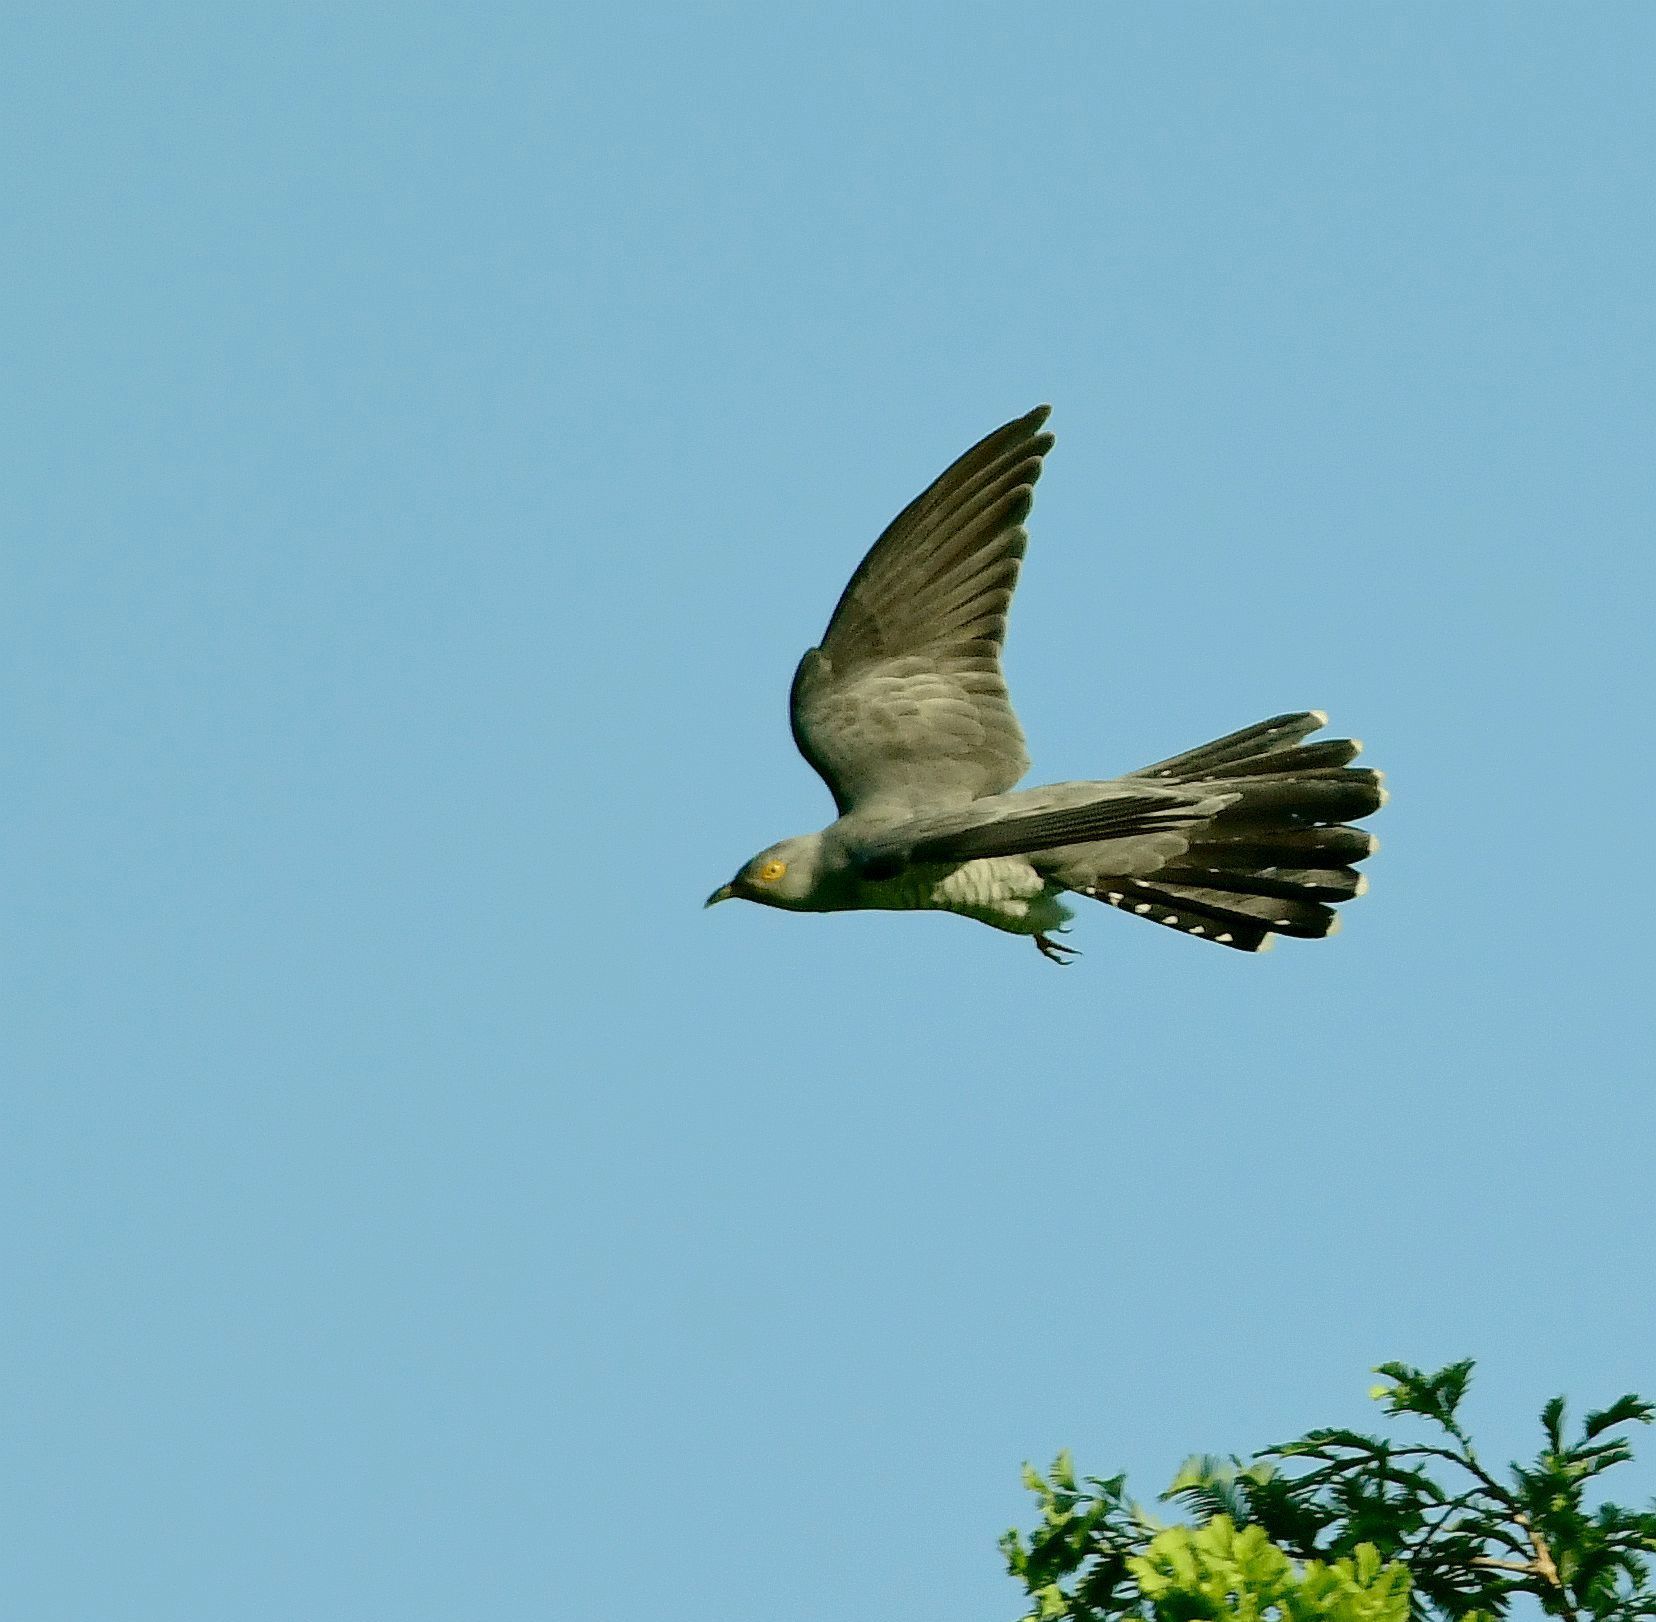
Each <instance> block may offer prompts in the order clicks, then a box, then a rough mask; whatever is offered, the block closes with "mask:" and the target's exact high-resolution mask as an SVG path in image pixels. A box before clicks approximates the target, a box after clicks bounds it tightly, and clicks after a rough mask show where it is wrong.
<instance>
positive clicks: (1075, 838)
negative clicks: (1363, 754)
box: [707, 406, 1386, 963]
mask: <svg viewBox="0 0 1656 1622" xmlns="http://www.w3.org/2000/svg"><path fill="white" fill-rule="evenodd" d="M1049 412H1050V407H1047V406H1040V407H1037V409H1035V410H1034V411H1031V412H1030V413H1029V414H1028V415H1027V416H1023V417H1019V418H1018V419H1017V420H1016V421H1014V422H1009V423H1007V424H1006V425H1005V426H1004V427H1002V428H997V429H996V430H995V432H994V433H992V434H990V435H989V436H988V437H987V438H986V439H983V440H980V441H979V442H978V443H977V444H976V445H974V446H973V447H972V448H971V449H970V450H969V451H967V452H966V454H965V455H964V456H962V457H961V458H960V459H959V461H957V462H955V463H954V465H953V466H952V467H950V468H949V469H948V470H947V471H946V472H945V473H943V474H942V475H941V477H939V478H938V479H937V480H936V481H935V482H934V483H933V484H932V485H931V487H930V488H929V489H927V490H926V491H925V492H924V493H923V494H921V495H920V496H918V497H916V498H915V500H913V501H911V502H910V503H909V505H908V506H907V507H905V508H904V509H903V510H902V512H900V513H899V514H898V515H897V517H896V518H895V519H894V520H893V521H892V523H891V524H890V526H889V527H888V528H887V529H886V531H885V533H884V534H883V535H881V536H880V538H879V540H877V541H876V542H875V543H874V546H873V548H872V549H871V550H870V552H869V554H868V556H867V557H865V558H864V559H863V560H862V563H861V564H860V565H859V566H858V568H857V572H856V573H855V574H854V575H852V577H851V582H850V584H849V585H847V586H846V588H845V591H844V593H843V594H842V595H841V597H840V600H839V604H838V606H837V607H836V608H835V610H834V614H833V618H832V619H830V620H829V622H828V629H827V631H826V632H824V633H823V637H822V642H821V645H820V646H818V647H815V648H812V649H810V651H809V652H807V653H806V655H805V657H804V658H803V659H801V660H800V662H799V668H798V670H797V671H796V672H795V674H794V680H793V691H792V695H791V699H790V711H791V716H792V723H793V735H794V742H795V743H796V744H797V745H798V746H799V752H800V753H801V754H802V755H803V756H804V757H805V759H806V760H807V761H808V762H809V763H810V764H811V766H812V767H813V768H815V770H816V771H817V772H818V773H819V774H820V775H821V777H822V779H823V781H824V782H825V783H826V784H827V785H828V789H829V792H830V793H831V794H832V795H833V796H834V804H835V806H836V807H837V808H838V811H839V817H838V819H837V820H836V821H834V822H832V823H830V824H829V825H828V826H827V827H826V828H824V829H822V830H821V832H819V833H810V834H801V835H799V836H798V837H797V838H793V839H784V840H782V841H781V842H780V843H778V844H775V845H771V846H769V847H768V848H767V849H765V850H762V851H760V852H759V854H758V855H757V856H755V857H754V858H753V859H752V860H751V861H750V862H748V863H747V864H746V865H745V866H743V868H742V869H741V871H740V872H738V873H737V875H736V876H735V878H733V879H732V880H731V881H730V882H729V883H728V884H723V885H720V886H719V888H718V889H717V890H715V891H714V892H713V894H712V895H711V896H709V897H708V898H707V905H708V906H712V905H713V904H714V903H715V902H719V901H727V900H729V899H731V898H732V897H739V898H740V899H742V900H744V901H758V902H761V903H763V904H764V905H766V906H770V907H783V908H786V909H788V910H789V911H792V912H845V911H850V910H855V909H863V908H878V909H884V910H891V911H909V910H932V911H943V912H954V913H959V914H960V915H961V916H963V917H966V918H975V919H976V920H977V921H978V922H979V923H984V924H988V925H990V926H991V927H992V928H994V929H1000V930H1005V931H1006V932H1007V933H1008V934H1011V935H1027V936H1029V937H1031V938H1032V939H1033V940H1034V942H1035V945H1036V947H1037V948H1038V949H1039V950H1040V951H1041V953H1042V954H1043V955H1044V956H1046V957H1047V958H1049V959H1051V960H1052V961H1053V962H1056V963H1063V962H1066V961H1068V959H1069V958H1070V957H1071V956H1073V955H1074V953H1075V948H1074V947H1071V946H1067V945H1065V944H1063V943H1062V942H1060V941H1057V940H1054V939H1053V936H1054V934H1057V933H1061V932H1063V930H1064V926H1065V924H1066V923H1067V922H1068V920H1069V919H1070V918H1071V917H1072V916H1073V912H1072V909H1071V908H1069V907H1068V906H1066V905H1065V903H1064V900H1063V898H1064V896H1065V895H1080V896H1090V897H1091V898H1092V899H1094V900H1096V901H1102V902H1104V903H1105V904H1107V905H1108V906H1111V907H1115V908H1117V909H1118V910H1120V911H1122V912H1126V913H1130V914H1133V915H1134V916H1137V917H1140V918H1147V919H1149V920H1150V921H1151V922H1152V923H1156V924H1161V925H1162V926H1164V927H1165V928H1168V929H1175V930H1178V931H1179V932H1180V933H1182V934H1185V935H1190V936H1193V937H1195V938H1196V939H1198V940H1206V941H1215V942H1217V943H1218V944H1219V945H1221V946H1229V947H1232V948H1234V949H1236V950H1238V951H1244V952H1259V951H1263V950H1265V949H1266V948H1267V947H1269V946H1270V945H1271V944H1272V941H1273V938H1274V937H1275V936H1277V935H1291V936H1302V937H1307V938H1315V937H1319V936H1323V935H1331V934H1333V933H1334V931H1335V929H1336V928H1337V927H1338V924H1339V919H1338V917H1337V915H1336V914H1335V911H1334V908H1335V906H1336V905H1337V904H1338V903H1340V902H1342V901H1347V900H1349V899H1350V898H1351V897H1352V896H1355V895H1361V894H1362V893H1363V891H1364V889H1366V888H1367V881H1366V880H1365V879H1364V878H1363V877H1362V875H1360V874H1359V873H1358V872H1357V871H1356V869H1355V865H1354V864H1356V863H1357V862H1360V861H1362V860H1363V858H1364V857H1366V856H1371V855H1373V854H1374V852H1375V850H1376V849H1377V848H1378V842H1377V841H1376V840H1375V839H1374V837H1373V835H1371V834H1369V833H1366V832H1365V831H1363V830H1362V829H1360V828H1353V827H1350V826H1348V824H1349V823H1350V822H1352V821H1354V820H1356V819H1358V818H1361V817H1366V816H1368V815H1369V814H1370V813H1371V812H1373V811H1376V810H1378V809H1379V808H1380V806H1381V805H1383V804H1384V803H1385V799H1386V792H1385V790H1384V788H1382V787H1381V774H1380V773H1379V772H1375V771H1368V770H1364V769H1360V768H1357V767H1353V766H1352V765H1351V764H1350V762H1351V761H1353V760H1354V759H1355V758H1356V757H1357V755H1358V753H1359V752H1360V750H1361V748H1362V745H1361V744H1359V743H1358V742H1356V741H1355V740H1353V739H1348V738H1342V739H1325V740H1323V741H1321V742H1315V743H1307V742H1306V741H1305V740H1306V739H1307V738H1308V737H1310V735H1311V734H1312V733H1314V732H1316V731H1318V730H1320V729H1321V728H1322V727H1324V726H1326V725H1327V724H1328V717H1327V716H1326V715H1324V714H1323V713H1322V712H1321V711H1320V710H1305V711H1302V712H1300V713H1299V714H1294V715H1279V716H1275V717H1273V718H1272V719H1271V720H1269V721H1261V722H1259V723H1258V724H1257V725H1255V726H1251V727H1244V728H1243V729H1242V730H1241V731H1240V732H1232V733H1230V734H1229V735H1228V736H1226V737H1223V738H1219V739H1216V740H1215V741H1214V742H1212V743H1207V744H1203V745H1202V746H1201V747H1200V748H1197V749H1191V750H1187V751H1186V752H1185V753H1184V754H1182V755H1174V756H1173V757H1172V758H1171V759H1168V760H1163V761H1158V762H1157V763H1156V764H1155V765H1154V766H1145V767H1142V768H1141V769H1140V770H1138V771H1136V772H1129V773H1127V774H1126V775H1125V776H1124V777H1118V778H1112V779H1109V780H1107V781H1101V782H1077V783H1053V784H1050V785H1048V786H1047V787H1045V788H1033V789H1023V790H1014V785H1015V784H1016V783H1017V782H1018V780H1019V779H1020V778H1021V777H1022V776H1023V775H1024V773H1025V772H1026V771H1027V770H1028V769H1029V756H1028V754H1027V753H1026V752H1025V749H1024V736H1023V730H1022V729H1021V728H1020V727H1019V725H1018V718H1017V716H1016V715H1014V714H1013V711H1012V702H1011V699H1010V698H1009V697H1008V695H1007V691H1006V682H1005V680H1004V678H1003V677H1002V675H1001V664H1000V657H1001V645H1002V642H1003V640H1004V638H1005V635H1006V613H1007V608H1008V606H1009V605H1010V603H1011V601H1012V590H1013V587H1014V586H1015V585H1016V584H1017V580H1018V569H1019V566H1020V564H1021V563H1022V560H1023V555H1024V548H1025V546H1026V545H1027V543H1028V535H1027V533H1026V532H1025V529H1024V520H1025V519H1026V518H1027V517H1028V516H1029V509H1030V504H1031V502H1032V500H1033V498H1034V491H1035V481H1036V480H1037V479H1038V478H1039V477H1040V475H1041V467H1042V462H1043V458H1044V457H1045V456H1046V454H1047V452H1048V451H1050V450H1051V449H1052V444H1053V437H1052V435H1051V434H1050V433H1047V432H1046V431H1045V424H1046V420H1047V417H1048V415H1049Z"/></svg>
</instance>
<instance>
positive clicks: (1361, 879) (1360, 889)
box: [1351, 873, 1368, 895]
mask: <svg viewBox="0 0 1656 1622" xmlns="http://www.w3.org/2000/svg"><path fill="white" fill-rule="evenodd" d="M1351 893H1352V894H1353V895H1367V894H1368V874H1367V873H1359V874H1358V875H1357V888H1356V889H1355V890H1353V891H1352V892H1351Z"/></svg>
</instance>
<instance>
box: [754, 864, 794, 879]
mask: <svg viewBox="0 0 1656 1622" xmlns="http://www.w3.org/2000/svg"><path fill="white" fill-rule="evenodd" d="M787 871H788V864H787V863H786V862H778V861H775V860H772V861H768V862H766V863H765V865H764V866H763V867H762V868H760V869H759V882H760V883H761V884H774V883H775V882H776V881H777V880H778V879H779V878H781V877H782V875H783V874H784V873H786V872H787Z"/></svg>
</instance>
